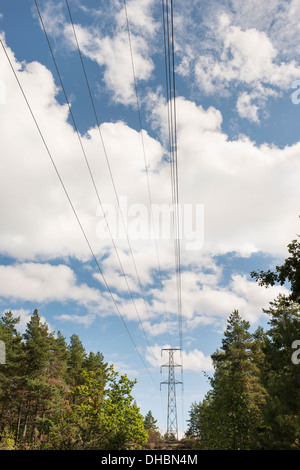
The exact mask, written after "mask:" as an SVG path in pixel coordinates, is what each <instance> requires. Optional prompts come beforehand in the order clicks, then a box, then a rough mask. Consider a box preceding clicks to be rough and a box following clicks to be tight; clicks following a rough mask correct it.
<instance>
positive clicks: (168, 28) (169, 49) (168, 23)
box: [162, 0, 182, 351]
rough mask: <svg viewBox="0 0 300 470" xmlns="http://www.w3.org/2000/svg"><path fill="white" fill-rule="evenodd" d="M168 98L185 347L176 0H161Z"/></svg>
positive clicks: (178, 288) (178, 286)
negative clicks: (178, 141) (176, 68)
mask: <svg viewBox="0 0 300 470" xmlns="http://www.w3.org/2000/svg"><path fill="white" fill-rule="evenodd" d="M162 16H163V34H164V55H165V77H166V102H167V117H168V137H169V159H170V172H171V187H172V203H173V208H174V211H173V229H174V252H175V273H176V274H175V275H176V291H177V309H178V329H179V343H180V350H181V351H182V293H181V290H182V289H181V253H180V227H179V187H178V155H177V110H176V83H175V43H174V12H173V0H162Z"/></svg>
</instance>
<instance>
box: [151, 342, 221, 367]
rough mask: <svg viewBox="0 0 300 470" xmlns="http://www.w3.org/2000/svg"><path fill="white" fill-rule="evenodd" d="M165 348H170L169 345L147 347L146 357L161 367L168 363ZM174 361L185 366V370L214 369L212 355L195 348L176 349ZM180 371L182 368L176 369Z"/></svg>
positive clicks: (154, 364)
mask: <svg viewBox="0 0 300 470" xmlns="http://www.w3.org/2000/svg"><path fill="white" fill-rule="evenodd" d="M163 348H166V349H168V348H170V346H169V345H165V346H162V347H161V346H157V345H155V346H151V347H148V348H147V352H146V359H147V361H148V362H149V364H151V365H152V366H154V367H160V366H162V365H163V364H166V363H168V355H167V353H166V352H164V351H162V349H163ZM174 363H176V364H180V365H182V366H183V368H184V371H197V372H199V371H207V372H208V371H211V370H213V365H212V360H211V358H210V356H205V354H203V352H202V351H199V350H197V349H194V350H192V351H189V352H186V351H176V352H174ZM176 370H177V371H178V373H180V368H178V369H176Z"/></svg>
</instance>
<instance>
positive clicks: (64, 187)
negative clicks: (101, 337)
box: [0, 38, 156, 385]
mask: <svg viewBox="0 0 300 470" xmlns="http://www.w3.org/2000/svg"><path fill="white" fill-rule="evenodd" d="M0 42H1V46H2V48H3V51H4V53H5V55H6V58H7V60H8V63H9V65H10V68H11V70H12V72H13V75H14V77H15V79H16V81H17V84H18V86H19V88H20V91H21V93H22V95H23V98H24V100H25V102H26V105H27V108H28V110H29V112H30V114H31V116H32V119H33V121H34V123H35V126H36V128H37V130H38V133H39V135H40V137H41V139H42V142H43V144H44V147H45V149H46V152H47V154H48V156H49V158H50V160H51V163H52V165H53V168H54V170H55V173H56V175H57V177H58V179H59V181H60V184H61V186H62V189H63V191H64V193H65V195H66V197H67V200H68V202H69V204H70V207H71V209H72V212H73V214H74V216H75V218H76V221H77V223H78V225H79V228H80V230H81V232H82V234H83V237H84V239H85V241H86V243H87V245H88V248H89V250H90V252H91V255H92V258H93V259H94V261H95V264H96V266H97V269H98V270H99V273H100V275H101V277H102V279H103V282H104V284H105V286H106V289H107V291H108V292H109V294H110V297H111V299H112V301H113V303H114V306H115V308H116V311H117V312H118V315H119V317H120V319H121V320H122V323H123V325H124V327H125V329H126V331H127V334H128V336H129V338H130V339H131V341H132V343H133V346H134V348H135V350H136V352H137V354H138V356H139V358H140V360H141V361H142V363H143V365H144V367H145V369H146V370H147V372H148V374H149V375H150V377H151V379H152V380H153V382H154V383H155V385H156V382H155V380H154V379H153V377H152V374H151V373H150V371H149V368H148V367H147V365H146V364H145V362H144V360H143V358H142V356H141V354H140V352H139V350H138V348H137V346H136V344H135V341H134V339H133V337H132V335H131V333H130V330H129V328H128V326H127V324H126V321H125V319H124V317H123V315H122V313H121V311H120V309H119V307H118V304H117V302H116V300H115V297H114V295H113V292H112V291H111V289H110V287H109V284H108V282H107V280H106V278H105V276H104V273H103V271H102V269H101V266H100V263H99V261H98V259H97V257H96V255H95V253H94V250H93V248H92V246H91V244H90V242H89V239H88V237H87V235H86V232H85V230H84V228H83V225H82V223H81V221H80V219H79V216H78V214H77V211H76V209H75V207H74V205H73V203H72V200H71V198H70V195H69V193H68V191H67V189H66V186H65V184H64V182H63V180H62V177H61V175H60V173H59V171H58V168H57V166H56V164H55V161H54V159H53V156H52V153H51V152H50V149H49V147H48V144H47V142H46V140H45V138H44V135H43V133H42V130H41V128H40V126H39V124H38V122H37V119H36V117H35V114H34V112H33V110H32V108H31V106H30V103H29V101H28V99H27V96H26V94H25V91H24V89H23V87H22V84H21V82H20V80H19V78H18V75H17V73H16V71H15V69H14V66H13V64H12V62H11V60H10V58H9V55H8V53H7V50H6V48H5V45H4V44H3V41H2V39H1V38H0Z"/></svg>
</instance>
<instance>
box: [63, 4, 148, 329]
mask: <svg viewBox="0 0 300 470" xmlns="http://www.w3.org/2000/svg"><path fill="white" fill-rule="evenodd" d="M65 2H66V6H67V9H68V14H69V17H70V22H71V25H72V29H73V34H74V37H75V41H76V46H77V50H78V53H79V57H80V62H81V66H82V69H83V73H84V77H85V81H86V85H87V88H88V92H89V96H90V100H91V104H92V108H93V112H94V116H95V119H96V123H97V128H98V132H99V135H100V139H101V142H102V146H103V150H104V155H105V159H106V162H107V166H108V170H109V174H110V178H111V181H112V185H113V189H114V193H115V196H116V200H117V204H118V208H119V212H120V216H121V219H122V223H123V226H124V229H125V233H126V238H127V242H128V246H129V250H130V254H131V258H132V261H133V265H134V269H135V272H136V276H137V279H138V283H139V287H140V290H141V294H142V297H143V300H144V304H145V308H146V311H147V314H148V319H149V322H150V326H151V328H152V333H153V336H154V338H156V335H155V332H154V330H153V326H152V323H151V320H150V314H149V310H148V305H147V301H146V299H145V293H144V289H143V287H142V283H141V280H140V276H139V273H138V270H137V266H136V262H135V259H134V255H133V251H132V247H131V243H130V240H129V237H128V232H127V230H126V225H125V222H124V218H123V214H122V211H121V207H120V201H119V196H118V193H117V189H116V185H115V182H114V178H113V174H112V171H111V166H110V163H109V158H108V153H107V150H106V146H105V143H104V139H103V135H102V132H101V128H100V123H99V119H98V114H97V111H96V107H95V103H94V98H93V95H92V91H91V87H90V83H89V79H88V76H87V72H86V68H85V65H84V60H83V57H82V53H81V49H80V46H79V42H78V38H77V33H76V30H75V25H74V22H73V17H72V14H71V10H70V6H69V2H68V0H65Z"/></svg>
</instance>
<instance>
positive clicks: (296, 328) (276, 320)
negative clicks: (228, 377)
mask: <svg viewBox="0 0 300 470" xmlns="http://www.w3.org/2000/svg"><path fill="white" fill-rule="evenodd" d="M265 312H266V313H268V314H269V315H270V322H269V324H270V329H269V330H268V332H267V341H266V344H265V347H264V351H265V363H266V370H267V372H265V373H264V374H262V380H263V382H264V385H265V387H266V389H267V391H268V397H267V400H266V404H265V406H264V408H263V410H264V418H265V422H266V425H267V426H268V430H267V432H266V433H265V435H264V441H263V442H264V445H265V446H266V447H268V448H276V449H295V448H298V449H299V448H300V369H299V364H294V363H293V361H292V354H293V349H292V344H293V342H294V341H295V340H298V339H300V304H299V303H297V302H291V301H290V300H288V301H287V299H286V297H284V296H279V297H278V298H277V299H275V300H274V301H273V302H271V303H270V307H269V309H266V310H265Z"/></svg>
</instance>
